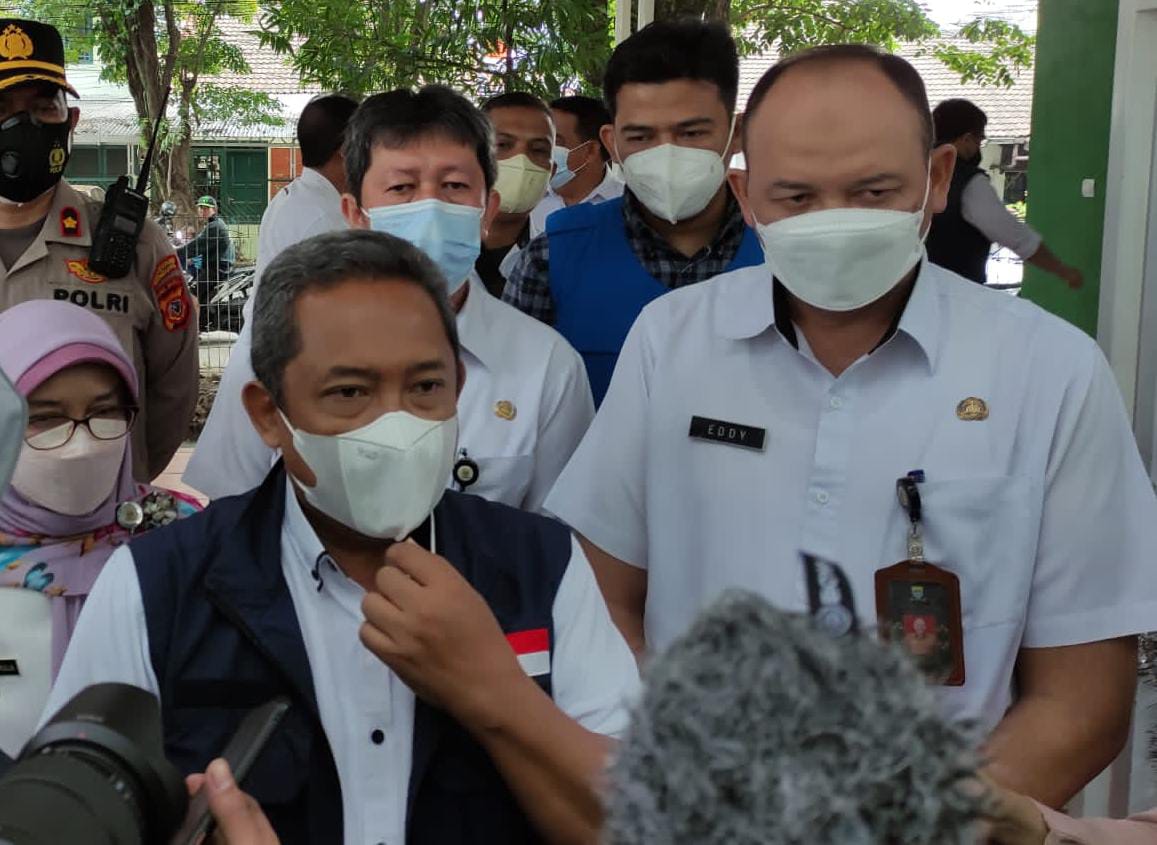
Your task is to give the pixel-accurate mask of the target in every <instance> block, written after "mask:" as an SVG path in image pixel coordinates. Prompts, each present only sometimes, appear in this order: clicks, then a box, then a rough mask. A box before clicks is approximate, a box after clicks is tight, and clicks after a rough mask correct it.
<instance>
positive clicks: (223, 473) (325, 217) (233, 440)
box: [183, 167, 348, 499]
mask: <svg viewBox="0 0 1157 845" xmlns="http://www.w3.org/2000/svg"><path fill="white" fill-rule="evenodd" d="M346 228H348V224H347V223H346V220H345V218H344V217H343V216H342V213H341V194H340V193H338V190H337V188H336V187H334V184H333V183H332V182H330V181H329V179H327V178H325V177H324V176H322V175H321V173H319V172H318V171H316V170H314V169H312V168H309V167H307V168H305V169H304V170H302V171H301V175H300V176H298V177H297V178H296V179H295V180H293V181H292V182H290V183H289V184H288V185H286V186H285V187H284V188H282V189H281V190H280V191H278V192H277V195H276V196H275V197H274V198H273V199H272V200H270V201H269V205H268V206H267V207H266V209H265V213H264V214H263V215H262V216H261V228H260V229H259V230H258V233H257V265H256V267H255V268H254V274H255V283H254V286H253V290H252V292H251V293H250V294H249V300H248V301H247V302H246V303H245V309H244V311H245V324H244V326H243V327H242V329H241V334H240V335H239V336H238V338H237V341H236V343H234V345H233V349H232V351H231V352H230V354H229V363H228V364H227V365H226V366H225V371H224V372H223V373H222V374H221V381H220V383H219V384H218V385H217V395H216V399H215V400H214V402H213V407H212V409H211V410H210V411H209V418H208V419H207V420H206V421H205V427H204V428H203V429H202V431H201V434H200V436H199V437H198V438H197V448H196V449H194V450H193V454H192V455H191V456H190V458H189V463H188V466H186V468H185V474H184V477H183V480H184V482H185V483H186V484H188V485H189V486H190V487H193V488H194V489H196V490H200V491H201V492H202V493H204V494H205V495H206V496H209V497H210V498H213V499H216V498H220V497H221V496H227V495H230V494H234V493H243V492H245V491H247V490H251V489H252V488H254V487H256V486H257V485H258V484H260V483H261V479H263V478H264V477H265V473H266V472H268V471H269V466H270V461H269V455H270V452H269V449H268V447H267V446H266V445H265V443H264V442H263V441H262V440H261V437H260V436H259V435H258V434H257V431H256V429H254V428H253V424H252V423H251V422H250V421H249V415H248V414H246V413H245V409H244V408H243V407H242V405H241V389H242V388H243V387H245V385H246V383H248V382H250V381H252V380H253V367H252V365H251V363H250V360H249V356H250V352H251V351H252V349H253V343H252V328H251V327H252V323H253V320H252V318H253V303H254V302H255V301H256V299H257V285H258V284H260V282H261V274H262V273H264V272H265V268H266V267H267V266H268V265H269V262H271V261H272V260H273V259H274V258H276V257H277V256H278V255H280V254H281V253H282V252H283V251H284V250H286V249H288V248H289V247H291V246H293V245H294V244H297V243H300V242H301V241H304V240H305V239H307V238H311V237H313V236H314V235H321V234H324V233H326V232H335V231H341V230H342V229H346ZM234 479H236V480H237V482H239V483H241V484H243V485H244V486H238V484H237V483H235V481H234ZM254 479H256V480H254ZM249 482H252V483H249Z"/></svg>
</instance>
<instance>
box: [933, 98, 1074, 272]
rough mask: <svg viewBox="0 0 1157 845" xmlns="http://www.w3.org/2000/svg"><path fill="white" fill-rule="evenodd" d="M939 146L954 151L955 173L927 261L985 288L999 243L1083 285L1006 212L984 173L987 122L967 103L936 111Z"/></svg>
mask: <svg viewBox="0 0 1157 845" xmlns="http://www.w3.org/2000/svg"><path fill="white" fill-rule="evenodd" d="M932 123H933V127H934V131H935V134H936V143H937V144H938V145H939V144H951V145H952V146H954V147H955V148H956V167H955V169H954V170H953V171H952V183H951V184H950V186H949V188H948V205H947V206H946V207H945V209H944V211H942V212H941V213H940V214H937V215H936V217H935V218H933V220H932V229H931V231H929V233H928V257H929V258H930V259H932V261H934V262H936V263H937V264H939V265H940V266H941V267H946V268H947V269H949V270H951V271H953V272H954V273H959V274H960V275H961V276H963V277H964V278H966V279H971V280H972V281H974V282H980V283H981V284H984V283H985V281H986V280H987V279H988V255H989V253H990V252H991V251H992V245H993V244H994V243H998V244H1000V245H1001V246H1003V247H1007V248H1008V249H1011V250H1012V251H1013V252H1015V253H1016V254H1017V255H1018V256H1019V257H1020V258H1021V259H1023V260H1024V261H1027V262H1028V263H1029V264H1032V265H1033V266H1035V267H1040V268H1041V269H1042V270H1044V271H1045V272H1047V273H1052V274H1053V275H1054V276H1057V277H1058V278H1060V279H1063V280H1064V281H1065V282H1066V283H1067V284H1068V286H1069V287H1070V288H1079V287H1080V286H1081V284H1082V283H1083V282H1084V278H1083V276H1082V275H1081V271H1080V270H1078V269H1077V268H1076V267H1070V266H1069V265H1068V264H1065V263H1064V262H1063V261H1061V260H1060V259H1059V258H1057V256H1056V254H1055V253H1054V252H1053V251H1052V250H1051V249H1049V248H1048V246H1047V245H1046V244H1045V243H1044V240H1043V239H1042V238H1041V236H1040V233H1038V232H1035V231H1033V230H1032V229H1031V228H1029V227H1028V226H1027V225H1025V224H1024V223H1023V222H1022V221H1020V220H1018V219H1017V218H1016V217H1015V216H1014V215H1013V214H1012V212H1010V211H1009V210H1008V209H1007V208H1005V206H1004V203H1003V202H1002V201H1001V199H1000V197H998V196H997V195H996V191H994V190H993V188H992V185H991V184H989V182H988V177H987V175H986V174H985V173H984V170H982V169H981V167H980V146H981V144H983V143H984V129H985V127H986V126H987V125H988V117H987V116H986V115H985V113H984V112H983V111H981V109H980V108H979V107H978V106H977V105H976V104H974V103H971V102H969V101H968V100H945V101H944V102H943V103H941V104H940V105H938V106H937V107H936V108H935V109H933V110H932Z"/></svg>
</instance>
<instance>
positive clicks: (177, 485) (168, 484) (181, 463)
mask: <svg viewBox="0 0 1157 845" xmlns="http://www.w3.org/2000/svg"><path fill="white" fill-rule="evenodd" d="M191 454H193V444H192V443H186V444H185V445H184V446H182V447H181V448H180V449H179V450H178V451H177V454H176V455H174V456H173V461H172V463H170V464H169V466H168V467H167V468H166V469H165V471H164V472H162V473H161V474H160V476H159V477H158V478H157V480H156V482H155V483H156V485H157V486H158V487H165V488H167V489H169V490H178V491H180V492H182V493H187V494H188V495H190V496H195V497H196V498H197V499H199V500H200V501H201V503H202V504H204V503H206V502H208V501H209V499H208V498H207V497H206V496H203V495H202V494H201V493H200V492H199V491H197V490H194V489H193V488H192V487H190V486H189V485H187V484H185V483H183V482H182V481H181V476H182V475H183V474H184V472H185V467H186V466H187V465H188V463H189V456H190V455H191Z"/></svg>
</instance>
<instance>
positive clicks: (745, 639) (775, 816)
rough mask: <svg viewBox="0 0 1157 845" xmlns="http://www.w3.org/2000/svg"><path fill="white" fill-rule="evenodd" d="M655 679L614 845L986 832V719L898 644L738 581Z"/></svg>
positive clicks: (622, 772) (615, 818) (610, 838)
mask: <svg viewBox="0 0 1157 845" xmlns="http://www.w3.org/2000/svg"><path fill="white" fill-rule="evenodd" d="M833 583H834V582H833ZM645 675H646V679H645V686H644V691H643V695H642V697H641V700H640V701H639V702H638V704H637V705H636V707H635V709H634V714H633V720H632V722H631V725H630V727H629V728H628V730H627V733H626V736H625V737H624V738H623V741H622V742H621V744H620V745H619V748H618V751H617V754H616V757H615V760H614V761H613V763H612V766H611V771H610V780H609V789H608V791H607V795H606V804H607V806H606V823H605V827H604V837H605V838H604V841H605V842H607V843H610V845H645V843H654V842H663V843H670V844H671V845H691V844H692V843H695V845H703V844H704V843H732V842H758V843H761V845H804V843H807V844H808V845H811V843H817V842H831V843H840V845H877V843H888V845H917V843H919V845H928V843H937V845H942V844H943V843H969V845H975V843H976V842H977V836H978V834H979V830H980V829H979V826H978V822H979V819H980V818H981V816H982V815H983V812H984V810H985V808H986V806H987V798H986V797H985V796H984V795H983V794H982V791H981V790H978V789H977V788H976V784H975V781H973V780H972V778H974V777H975V775H976V772H977V769H978V768H979V764H980V760H979V755H978V754H977V752H976V751H975V749H976V748H977V747H978V743H977V739H978V737H977V734H976V732H975V729H974V728H972V727H970V726H966V725H963V724H961V723H957V722H951V721H948V720H945V719H944V718H942V717H941V716H940V715H939V713H938V710H937V702H936V699H935V696H934V694H933V692H932V690H931V689H930V688H929V687H928V686H927V684H926V683H925V682H924V680H923V679H922V677H921V676H919V675H918V673H917V671H916V669H915V668H914V667H913V666H912V665H911V662H910V660H909V659H908V657H907V656H906V655H904V654H902V653H901V652H900V651H899V650H898V649H896V648H894V647H888V646H882V645H880V644H878V643H877V642H875V641H873V640H870V639H867V638H864V637H857V636H843V637H839V638H836V637H833V636H831V635H829V634H828V633H826V632H825V628H824V627H822V625H821V624H818V623H817V622H816V621H814V620H813V619H811V618H809V617H807V616H803V615H798V614H789V613H785V612H782V611H779V610H777V609H775V608H774V607H772V606H771V605H770V604H769V603H768V602H767V601H766V600H765V599H763V598H762V597H760V596H757V595H755V594H753V593H750V592H746V591H740V590H731V591H728V592H726V593H724V594H723V596H721V597H720V598H719V600H718V601H716V602H715V603H714V604H713V605H712V606H711V607H709V608H708V609H707V610H706V611H705V612H704V613H703V614H702V615H701V616H699V618H698V619H697V621H696V622H695V624H694V625H693V626H692V628H691V629H690V631H688V632H687V634H685V635H684V636H683V637H682V638H680V639H679V640H677V641H676V642H675V643H674V644H673V645H672V646H671V647H670V649H668V650H667V651H666V653H664V654H662V655H660V656H658V657H657V658H655V659H654V660H653V661H652V663H651V664H650V665H649V667H648V669H647V671H646V673H645Z"/></svg>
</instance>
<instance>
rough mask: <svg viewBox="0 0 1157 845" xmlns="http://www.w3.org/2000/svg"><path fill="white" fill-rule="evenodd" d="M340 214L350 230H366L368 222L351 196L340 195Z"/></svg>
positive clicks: (360, 205) (359, 205) (368, 226)
mask: <svg viewBox="0 0 1157 845" xmlns="http://www.w3.org/2000/svg"><path fill="white" fill-rule="evenodd" d="M341 214H342V217H344V218H345V222H346V223H348V224H349V226H350V228H351V229H368V228H370V220H369V218H368V217H366V213H365V212H364V211H362V204H361V203H360V202H358V201H357V199H356V198H355V197H354V195H353V194H342V195H341Z"/></svg>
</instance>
